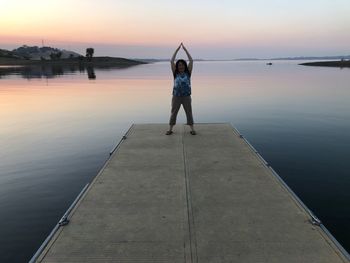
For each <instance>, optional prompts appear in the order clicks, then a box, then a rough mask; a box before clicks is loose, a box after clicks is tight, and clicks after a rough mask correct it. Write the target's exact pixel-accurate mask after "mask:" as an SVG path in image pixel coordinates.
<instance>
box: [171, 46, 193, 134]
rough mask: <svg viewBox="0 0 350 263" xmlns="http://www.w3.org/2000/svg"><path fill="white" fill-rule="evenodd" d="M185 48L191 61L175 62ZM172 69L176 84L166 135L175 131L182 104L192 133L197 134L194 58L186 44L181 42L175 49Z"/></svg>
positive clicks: (181, 60) (180, 60)
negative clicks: (192, 102) (193, 89)
mask: <svg viewBox="0 0 350 263" xmlns="http://www.w3.org/2000/svg"><path fill="white" fill-rule="evenodd" d="M181 47H182V48H183V49H184V50H185V52H186V54H187V56H188V60H189V61H190V63H189V64H188V66H187V63H186V61H185V60H183V59H179V60H178V61H177V62H176V64H175V62H174V61H175V57H176V55H177V52H178V51H179V49H180V48H181ZM170 64H171V70H172V72H173V76H174V86H173V98H172V101H171V116H170V121H169V125H170V128H169V130H168V131H167V132H166V135H170V134H172V133H173V127H174V125H175V123H176V116H177V113H178V112H179V109H180V107H181V104H182V106H183V108H184V110H185V113H186V117H187V125H190V127H191V132H190V133H191V134H192V135H196V132H195V130H194V128H193V116H192V106H191V73H192V68H193V59H192V57H191V55H190V53H188V51H187V49H186V48H185V46H184V45H183V44H182V43H181V44H180V46H179V47H178V48H177V49H176V50H175V53H174V55H173V57H172V58H171V61H170Z"/></svg>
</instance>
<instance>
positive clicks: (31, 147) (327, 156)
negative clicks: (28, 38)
mask: <svg viewBox="0 0 350 263" xmlns="http://www.w3.org/2000/svg"><path fill="white" fill-rule="evenodd" d="M297 63H301V62H295V61H278V62H274V63H273V65H272V66H267V65H266V62H264V61H255V62H195V64H194V69H193V74H192V101H193V114H194V120H195V122H230V123H232V125H234V126H235V127H236V128H237V129H238V130H239V131H240V132H241V133H242V134H243V135H244V136H245V137H246V138H247V139H248V141H249V142H250V143H251V144H252V145H253V146H254V147H255V148H256V149H257V150H258V151H259V152H260V153H261V155H262V156H263V157H264V158H265V160H267V161H268V162H269V163H270V164H271V166H272V167H273V168H274V169H275V170H276V171H277V173H278V174H279V175H280V176H281V177H282V178H283V179H284V180H285V181H286V182H287V184H288V185H289V186H290V187H291V188H292V189H293V190H294V192H295V193H296V194H297V195H298V196H299V197H300V198H301V200H303V201H304V203H305V204H306V205H307V206H308V207H309V208H310V209H311V210H312V211H313V212H314V213H315V214H316V215H317V216H318V217H319V218H320V219H321V220H322V222H323V223H324V224H325V226H326V227H327V228H328V229H329V230H330V232H331V233H332V234H333V235H334V236H335V237H336V238H337V240H338V241H339V242H340V243H341V244H342V245H343V246H344V247H345V248H346V249H347V250H348V251H349V250H350V191H349V189H350V172H349V171H350V147H349V146H350V103H349V102H350V86H349V83H350V70H349V69H339V68H321V67H305V66H299V65H297ZM1 70H2V71H1ZM171 91H172V76H171V72H170V66H169V62H159V63H154V64H147V65H138V66H134V67H130V68H123V69H109V70H107V69H86V70H85V69H80V70H75V69H70V70H69V69H68V70H67V69H54V70H50V69H43V70H41V69H34V70H29V71H28V70H21V69H17V68H16V70H4V69H3V68H2V69H0V107H1V111H0V119H1V125H0V146H1V151H0V211H1V224H0V262H27V261H28V260H29V259H30V258H31V256H32V255H33V254H34V253H35V251H36V250H37V249H38V248H39V246H40V245H41V243H42V242H43V241H44V239H45V238H46V237H47V235H48V234H49V233H50V231H51V230H52V229H53V227H54V225H55V224H56V223H57V222H58V220H59V219H60V218H61V216H62V215H63V214H64V212H65V211H66V209H67V208H68V207H69V205H70V204H71V203H72V201H73V200H74V199H75V197H76V196H77V195H78V193H79V192H80V190H81V189H82V188H83V187H84V186H85V184H86V183H87V182H90V181H91V180H92V179H93V177H94V176H95V175H96V174H97V172H98V171H99V169H100V168H101V167H102V165H103V164H104V162H105V161H106V159H107V158H108V157H109V151H110V150H111V149H112V148H113V146H114V145H115V144H116V143H117V142H118V141H119V140H120V139H121V137H122V135H123V134H124V133H125V132H126V131H127V129H128V128H129V127H130V125H131V124H132V123H167V122H168V121H169V116H170V101H171ZM184 122H185V114H184V111H183V109H181V110H180V112H179V115H178V123H184ZM164 132H165V131H164ZM257 191H259V190H258V189H257Z"/></svg>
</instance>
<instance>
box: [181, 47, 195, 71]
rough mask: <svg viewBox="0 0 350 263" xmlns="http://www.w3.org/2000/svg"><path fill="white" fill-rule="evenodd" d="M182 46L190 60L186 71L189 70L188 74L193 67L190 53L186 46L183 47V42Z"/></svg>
mask: <svg viewBox="0 0 350 263" xmlns="http://www.w3.org/2000/svg"><path fill="white" fill-rule="evenodd" d="M181 44H182V43H181ZM182 47H183V49H184V50H185V52H186V54H187V57H188V60H189V61H190V62H189V63H188V71H189V72H190V74H192V68H193V59H192V57H191V55H190V53H189V52H188V50H187V48H185V46H184V44H182Z"/></svg>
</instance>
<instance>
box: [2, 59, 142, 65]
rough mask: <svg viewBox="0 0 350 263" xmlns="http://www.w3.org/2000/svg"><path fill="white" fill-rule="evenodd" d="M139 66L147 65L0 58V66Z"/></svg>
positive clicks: (131, 61)
mask: <svg viewBox="0 0 350 263" xmlns="http://www.w3.org/2000/svg"><path fill="white" fill-rule="evenodd" d="M139 64H148V62H145V61H138V60H132V59H127V58H118V57H93V58H92V60H91V61H88V59H87V58H85V57H84V58H82V59H81V58H66V59H57V60H27V59H16V58H6V57H0V65H11V66H14V65H18V66H38V65H52V66H56V65H57V66H69V65H83V66H95V67H118V66H132V65H139Z"/></svg>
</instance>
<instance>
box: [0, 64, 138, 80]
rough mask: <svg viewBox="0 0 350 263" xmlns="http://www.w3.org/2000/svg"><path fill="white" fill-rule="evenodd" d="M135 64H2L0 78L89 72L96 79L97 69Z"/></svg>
mask: <svg viewBox="0 0 350 263" xmlns="http://www.w3.org/2000/svg"><path fill="white" fill-rule="evenodd" d="M132 66H134V65H118V66H96V65H84V64H75V65H30V66H8V67H7V66H2V67H0V78H3V77H6V76H10V75H18V76H21V77H22V78H24V79H34V78H47V79H50V78H56V77H59V76H63V75H68V74H75V73H77V72H79V73H81V74H85V72H86V74H87V76H88V79H91V80H93V79H96V73H95V69H104V70H109V69H122V68H128V67H132Z"/></svg>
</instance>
